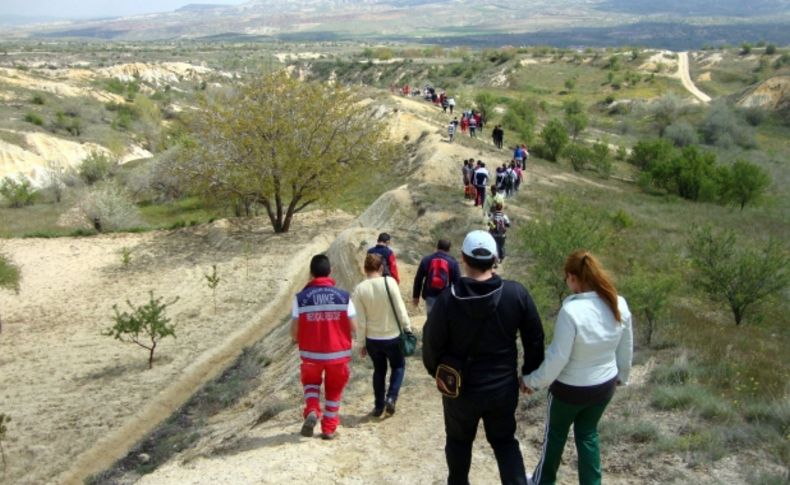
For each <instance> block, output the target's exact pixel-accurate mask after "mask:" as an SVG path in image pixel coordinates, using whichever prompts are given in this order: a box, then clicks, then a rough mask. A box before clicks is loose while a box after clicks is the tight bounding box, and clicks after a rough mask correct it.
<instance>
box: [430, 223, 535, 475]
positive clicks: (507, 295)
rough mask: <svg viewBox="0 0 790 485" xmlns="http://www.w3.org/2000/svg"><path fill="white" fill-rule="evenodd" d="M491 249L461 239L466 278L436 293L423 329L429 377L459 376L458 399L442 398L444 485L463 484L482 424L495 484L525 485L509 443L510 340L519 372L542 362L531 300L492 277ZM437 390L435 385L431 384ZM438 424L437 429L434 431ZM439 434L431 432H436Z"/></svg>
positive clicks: (514, 394)
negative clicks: (452, 369) (446, 370)
mask: <svg viewBox="0 0 790 485" xmlns="http://www.w3.org/2000/svg"><path fill="white" fill-rule="evenodd" d="M496 251H497V247H496V243H495V242H494V239H493V238H492V237H491V235H490V234H489V233H487V232H485V231H480V230H478V231H472V232H470V233H469V234H467V236H466V238H465V239H464V244H463V247H462V250H461V264H462V266H463V268H464V273H465V276H464V277H463V278H461V279H460V281H459V282H458V283H457V284H453V286H452V291H443V292H442V293H441V294H440V295H439V297H438V298H437V299H436V303H435V304H434V307H433V308H434V310H436V311H432V312H431V313H430V314H428V320H427V321H426V323H425V327H424V329H423V341H422V344H423V347H422V360H423V364H424V365H425V368H426V369H427V371H428V373H429V374H431V375H432V376H436V371H437V369H439V367H440V365H442V366H449V365H453V366H457V367H459V368H460V371H461V375H460V377H461V379H460V386H459V389H458V390H459V393H458V395H457V397H455V398H453V397H448V396H447V395H445V397H443V398H442V406H443V408H444V429H445V433H446V441H445V447H444V452H445V456H446V459H447V468H448V471H449V473H448V478H447V483H448V484H451V485H455V484H468V483H469V468H470V466H471V463H472V445H473V443H474V440H475V435H476V434H477V426H478V423H479V422H480V420H481V419H482V420H483V424H484V426H485V432H486V439H487V440H488V442H489V443H490V444H491V447H492V448H493V449H494V456H495V457H496V461H497V466H498V468H499V477H500V480H501V482H502V483H507V484H519V485H525V484H526V483H527V477H526V472H525V470H524V461H523V457H522V455H521V450H520V449H519V444H518V440H517V439H516V436H515V434H516V417H515V412H516V407H517V406H518V400H519V398H518V392H519V376H521V375H522V373H523V372H521V373H520V372H519V368H518V353H519V351H518V347H517V346H516V339H517V338H519V337H520V338H521V343H522V347H523V349H524V364H523V366H522V367H521V370H522V371H523V370H524V369H537V368H538V367H540V364H541V362H542V361H543V355H544V350H543V325H542V324H541V321H540V315H539V314H538V311H537V308H536V307H535V303H534V302H533V301H532V297H531V296H530V295H529V293H528V292H527V290H526V288H524V287H523V286H522V285H521V284H520V283H518V282H515V281H509V280H503V279H502V278H501V277H499V276H498V275H497V274H495V273H494V272H493V267H494V263H495V262H496ZM437 383H438V382H437ZM437 424H438V423H437ZM437 428H438V426H437Z"/></svg>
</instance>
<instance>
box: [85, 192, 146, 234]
mask: <svg viewBox="0 0 790 485" xmlns="http://www.w3.org/2000/svg"><path fill="white" fill-rule="evenodd" d="M79 207H80V210H81V211H82V213H83V215H84V216H85V218H86V219H87V221H88V222H90V223H91V224H92V225H93V226H94V227H95V228H96V230H97V231H115V230H120V229H129V228H133V227H138V226H139V225H140V216H139V211H138V209H137V207H136V206H135V205H134V203H133V202H132V200H131V198H130V197H129V195H128V194H127V193H126V192H125V191H124V190H123V189H122V188H121V187H119V186H118V185H116V184H113V183H104V184H97V185H96V186H95V187H94V188H93V189H91V190H90V191H89V192H88V193H87V194H86V195H85V196H84V197H83V199H82V200H81V201H80V203H79Z"/></svg>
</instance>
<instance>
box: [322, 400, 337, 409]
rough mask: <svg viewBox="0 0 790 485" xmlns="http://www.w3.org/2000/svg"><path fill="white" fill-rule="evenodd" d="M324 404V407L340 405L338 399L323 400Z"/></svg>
mask: <svg viewBox="0 0 790 485" xmlns="http://www.w3.org/2000/svg"><path fill="white" fill-rule="evenodd" d="M324 406H326V407H330V406H331V407H334V408H339V407H340V401H325V402H324Z"/></svg>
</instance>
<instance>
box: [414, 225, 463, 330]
mask: <svg viewBox="0 0 790 485" xmlns="http://www.w3.org/2000/svg"><path fill="white" fill-rule="evenodd" d="M460 279H461V270H460V269H459V268H458V262H457V261H456V260H455V258H453V257H452V256H450V241H449V240H447V239H439V242H438V243H436V252H435V253H433V254H429V255H428V256H425V257H424V258H422V261H420V266H419V267H418V268H417V274H416V275H414V285H413V288H412V303H413V304H414V306H417V305H418V304H419V303H420V295H422V298H423V299H424V300H425V314H426V315H427V314H429V313H431V308H433V304H434V302H435V301H436V298H437V297H438V296H439V293H441V292H442V290H444V289H445V288H447V287H448V286H450V285H451V284H453V283H458V281H459V280H460Z"/></svg>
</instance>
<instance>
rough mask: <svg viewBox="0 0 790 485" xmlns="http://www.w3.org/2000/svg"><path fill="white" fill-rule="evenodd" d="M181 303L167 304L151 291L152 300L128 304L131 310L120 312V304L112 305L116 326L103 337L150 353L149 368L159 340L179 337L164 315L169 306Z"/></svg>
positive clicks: (127, 302)
mask: <svg viewBox="0 0 790 485" xmlns="http://www.w3.org/2000/svg"><path fill="white" fill-rule="evenodd" d="M177 301H178V297H176V298H175V299H173V300H171V301H169V302H164V301H163V299H162V298H154V292H153V291H150V292H149V301H148V303H146V304H143V305H140V306H134V305H132V302H131V301H129V300H126V304H127V305H128V306H129V308H130V309H131V310H132V311H131V313H130V312H123V313H121V312H120V311H119V310H118V305H113V306H112V308H113V310H114V311H115V316H114V317H113V321H114V322H115V325H113V326H112V327H110V328H108V329H106V330H105V331H104V332H102V335H106V336H108V337H113V338H115V339H116V340H120V341H121V342H129V343H134V344H136V345H139V346H140V347H142V348H144V349H146V350H148V368H149V369H151V368H153V366H154V351H155V350H156V346H157V344H158V343H159V341H160V340H161V339H163V338H165V337H174V338H175V336H176V333H175V327H174V326H173V325H170V319H169V318H167V317H166V316H165V311H166V310H167V307H168V306H170V305H172V304H174V303H175V302H177Z"/></svg>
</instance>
